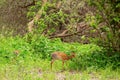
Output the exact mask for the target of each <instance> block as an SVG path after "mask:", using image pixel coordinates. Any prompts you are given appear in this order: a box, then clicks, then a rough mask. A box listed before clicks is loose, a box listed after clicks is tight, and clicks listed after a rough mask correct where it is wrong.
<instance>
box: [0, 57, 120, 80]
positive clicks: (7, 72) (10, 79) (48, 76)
mask: <svg viewBox="0 0 120 80" xmlns="http://www.w3.org/2000/svg"><path fill="white" fill-rule="evenodd" d="M66 63H68V64H69V61H68V62H66ZM119 75H120V72H119V71H118V70H116V71H115V70H111V68H109V67H108V68H106V69H99V70H97V71H95V70H94V69H88V70H81V71H76V70H70V69H69V66H66V67H65V70H62V66H61V61H56V62H55V64H54V65H53V69H52V70H51V68H50V61H49V60H41V59H38V60H37V61H34V60H28V61H27V62H26V61H18V62H14V63H13V62H10V63H7V64H2V65H0V79H1V80H119V79H120V76H119Z"/></svg>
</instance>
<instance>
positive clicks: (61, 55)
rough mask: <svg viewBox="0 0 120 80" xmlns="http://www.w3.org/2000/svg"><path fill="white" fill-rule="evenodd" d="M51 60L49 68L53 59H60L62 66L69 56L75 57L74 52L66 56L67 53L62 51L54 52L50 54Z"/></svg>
mask: <svg viewBox="0 0 120 80" xmlns="http://www.w3.org/2000/svg"><path fill="white" fill-rule="evenodd" d="M51 57H52V60H51V69H52V64H53V63H54V61H55V60H62V64H63V67H64V62H65V61H66V60H69V59H71V58H74V57H75V53H71V55H70V56H68V55H67V54H65V53H63V52H54V53H52V54H51Z"/></svg>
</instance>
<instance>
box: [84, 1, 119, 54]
mask: <svg viewBox="0 0 120 80" xmlns="http://www.w3.org/2000/svg"><path fill="white" fill-rule="evenodd" d="M88 3H89V4H90V5H91V6H93V7H95V8H96V11H95V13H96V14H95V15H94V16H91V15H90V16H86V21H87V22H88V23H89V25H90V26H91V27H93V28H94V29H95V30H96V32H98V33H99V35H98V38H99V39H98V41H97V44H99V45H100V46H103V47H105V48H106V49H107V50H108V51H111V50H112V51H115V52H120V48H119V46H120V43H119V41H120V37H119V34H120V31H119V30H120V29H119V25H120V12H119V9H120V6H119V5H120V3H119V1H118V0H116V1H113V0H110V1H107V0H100V1H92V0H88ZM101 24H104V25H101ZM110 53H111V52H110Z"/></svg>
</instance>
